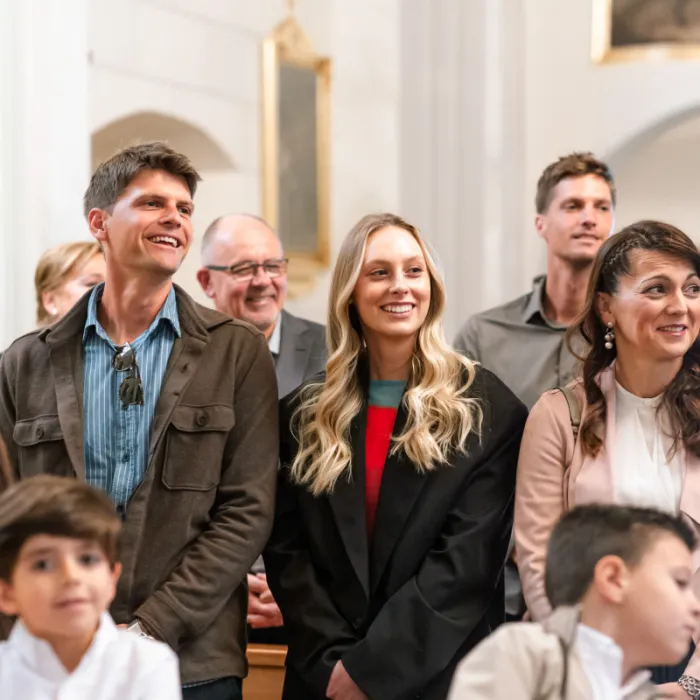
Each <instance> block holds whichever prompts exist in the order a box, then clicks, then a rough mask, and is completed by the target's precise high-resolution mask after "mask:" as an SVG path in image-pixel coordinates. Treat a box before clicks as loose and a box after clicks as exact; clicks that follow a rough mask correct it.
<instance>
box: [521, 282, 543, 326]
mask: <svg viewBox="0 0 700 700" xmlns="http://www.w3.org/2000/svg"><path fill="white" fill-rule="evenodd" d="M546 281H547V278H546V276H545V275H539V276H538V277H535V279H534V280H532V291H531V292H530V299H529V300H528V302H527V305H526V306H525V309H524V310H523V323H530V321H531V320H532V318H533V316H535V315H536V314H537V315H539V317H540V318H541V319H542V320H543V321H546V318H545V315H544V309H543V308H542V299H543V297H544V286H545V282H546Z"/></svg>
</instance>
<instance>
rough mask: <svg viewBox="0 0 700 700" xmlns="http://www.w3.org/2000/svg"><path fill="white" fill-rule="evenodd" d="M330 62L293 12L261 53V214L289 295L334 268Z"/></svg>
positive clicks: (306, 287) (277, 28)
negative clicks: (280, 249) (280, 248)
mask: <svg viewBox="0 0 700 700" xmlns="http://www.w3.org/2000/svg"><path fill="white" fill-rule="evenodd" d="M330 89H331V60H330V59H329V58H328V57H325V56H320V55H318V54H317V53H316V52H315V51H314V50H313V48H312V46H311V42H310V41H309V39H308V37H307V36H306V33H305V32H304V30H303V28H302V27H301V26H300V25H299V23H298V22H297V21H296V19H295V18H294V17H293V15H292V14H290V16H289V17H287V19H285V20H284V21H283V22H282V23H281V24H279V25H278V26H277V27H276V28H275V29H274V30H273V32H272V34H271V35H270V36H269V37H268V38H267V39H265V41H264V42H263V48H262V98H263V99H262V111H263V128H262V156H263V158H262V160H263V177H262V185H263V188H262V189H263V191H262V202H263V216H264V218H265V219H266V220H267V221H268V222H269V224H270V225H271V226H272V227H273V228H275V229H276V230H277V231H278V234H279V236H280V239H281V240H282V243H283V245H284V248H285V255H286V256H287V257H288V258H289V261H290V263H289V273H288V277H289V293H290V295H291V296H299V295H300V294H303V293H305V292H306V291H309V290H310V289H311V288H313V285H314V283H315V278H316V275H317V274H318V272H319V271H320V270H322V269H324V268H327V267H328V266H329V265H330V260H331V250H330Z"/></svg>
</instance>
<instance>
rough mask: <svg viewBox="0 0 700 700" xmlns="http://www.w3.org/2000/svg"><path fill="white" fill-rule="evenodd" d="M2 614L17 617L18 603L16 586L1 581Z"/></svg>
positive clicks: (0, 600) (0, 603)
mask: <svg viewBox="0 0 700 700" xmlns="http://www.w3.org/2000/svg"><path fill="white" fill-rule="evenodd" d="M0 612H1V613H3V614H5V615H10V616H12V615H17V614H18V613H19V611H18V610H17V602H16V600H15V589H14V586H13V585H12V584H11V583H9V582H8V581H3V580H2V579H0Z"/></svg>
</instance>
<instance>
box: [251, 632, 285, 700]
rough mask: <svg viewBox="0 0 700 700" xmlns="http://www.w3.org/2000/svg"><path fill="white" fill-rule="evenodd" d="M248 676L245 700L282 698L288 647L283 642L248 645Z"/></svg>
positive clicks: (275, 699) (278, 699)
mask: <svg viewBox="0 0 700 700" xmlns="http://www.w3.org/2000/svg"><path fill="white" fill-rule="evenodd" d="M247 657H248V677H247V678H246V679H245V680H244V681H243V700H281V698H282V686H283V685H284V660H285V658H286V657H287V647H286V646H282V645H281V644H249V645H248V652H247Z"/></svg>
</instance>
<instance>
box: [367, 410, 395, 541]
mask: <svg viewBox="0 0 700 700" xmlns="http://www.w3.org/2000/svg"><path fill="white" fill-rule="evenodd" d="M396 413H397V411H396V409H395V408H388V407H386V406H369V407H368V409H367V436H366V438H365V503H366V506H367V534H368V536H369V537H370V538H371V537H372V530H373V529H374V516H375V515H376V513H377V504H378V503H379V489H380V487H381V485H382V474H383V473H384V464H385V462H386V457H387V455H388V454H389V445H390V443H391V433H392V432H393V430H394V422H395V421H396Z"/></svg>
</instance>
